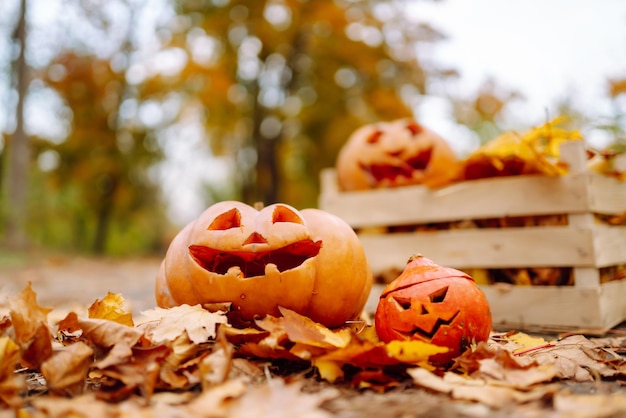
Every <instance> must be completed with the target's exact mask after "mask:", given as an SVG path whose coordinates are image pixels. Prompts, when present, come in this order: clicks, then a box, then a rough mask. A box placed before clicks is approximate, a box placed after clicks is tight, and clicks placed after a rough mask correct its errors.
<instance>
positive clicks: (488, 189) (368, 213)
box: [319, 169, 590, 228]
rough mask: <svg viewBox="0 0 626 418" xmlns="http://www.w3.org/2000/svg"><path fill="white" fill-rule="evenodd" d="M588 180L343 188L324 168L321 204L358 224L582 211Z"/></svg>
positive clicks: (520, 178) (522, 179) (505, 179)
mask: <svg viewBox="0 0 626 418" xmlns="http://www.w3.org/2000/svg"><path fill="white" fill-rule="evenodd" d="M587 180H588V179H587V177H586V174H574V175H568V176H560V177H546V176H518V177H501V178H493V179H481V180H473V181H465V182H461V183H455V184H452V185H450V186H446V187H442V188H439V189H429V188H427V187H424V186H407V187H398V188H393V189H376V190H370V191H357V192H339V191H338V190H337V186H336V178H335V173H334V171H333V170H332V169H326V170H325V171H324V172H323V174H322V193H321V195H320V199H319V205H320V208H321V209H323V210H325V211H327V212H330V213H333V214H335V215H337V216H339V217H341V218H342V219H344V220H345V221H346V222H347V223H348V224H350V225H351V226H352V227H355V228H359V227H368V226H380V225H386V226H392V225H406V224H420V223H429V222H443V221H454V220H463V219H481V218H492V217H498V218H501V217H507V216H524V215H540V214H556V213H582V212H587V211H589V210H590V206H589V202H588V199H587V187H586V186H587Z"/></svg>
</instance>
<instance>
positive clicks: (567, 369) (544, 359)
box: [528, 335, 621, 382]
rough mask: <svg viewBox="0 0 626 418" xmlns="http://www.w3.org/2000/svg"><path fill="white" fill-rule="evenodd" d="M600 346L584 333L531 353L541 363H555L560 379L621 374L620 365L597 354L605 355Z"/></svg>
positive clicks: (579, 379) (590, 378) (579, 378)
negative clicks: (611, 362) (613, 363)
mask: <svg viewBox="0 0 626 418" xmlns="http://www.w3.org/2000/svg"><path fill="white" fill-rule="evenodd" d="M602 350H603V347H599V346H597V345H596V344H594V343H593V342H591V341H590V340H589V339H587V338H586V337H584V336H582V335H573V336H571V337H567V338H564V339H562V340H561V341H559V342H556V343H555V344H554V346H553V347H547V348H545V349H542V350H537V351H535V352H532V353H529V354H528V355H529V356H530V357H532V358H533V359H534V360H535V361H536V362H537V363H539V364H550V365H553V366H554V368H555V370H556V376H557V377H558V378H559V379H572V380H575V381H577V382H584V381H591V380H595V378H596V377H600V376H604V377H612V376H618V375H620V374H621V371H620V369H619V365H618V364H615V365H612V364H610V363H608V362H605V361H603V360H601V361H598V359H597V358H594V357H597V356H601V357H603V355H602V353H601V351H602Z"/></svg>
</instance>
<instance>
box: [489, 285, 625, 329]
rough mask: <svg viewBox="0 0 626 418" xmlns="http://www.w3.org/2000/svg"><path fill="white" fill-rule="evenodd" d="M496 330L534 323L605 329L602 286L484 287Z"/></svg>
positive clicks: (517, 327)
mask: <svg viewBox="0 0 626 418" xmlns="http://www.w3.org/2000/svg"><path fill="white" fill-rule="evenodd" d="M481 289H482V290H483V292H485V295H486V296H487V300H488V301H489V305H490V307H491V314H492V316H493V319H494V325H493V326H494V328H495V329H506V328H511V329H525V328H533V327H535V326H544V327H557V326H558V327H572V328H604V327H607V326H612V325H615V324H607V323H606V319H605V318H603V315H602V312H601V307H600V304H601V299H600V292H599V289H577V288H575V287H564V286H563V287H558V286H553V287H552V286H551V287H543V286H541V287H538V286H481Z"/></svg>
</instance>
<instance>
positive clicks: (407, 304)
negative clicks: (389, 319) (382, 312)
mask: <svg viewBox="0 0 626 418" xmlns="http://www.w3.org/2000/svg"><path fill="white" fill-rule="evenodd" d="M392 299H393V301H394V302H396V304H397V305H398V307H400V308H402V309H404V310H405V311H406V310H408V309H411V299H408V298H403V297H399V296H392Z"/></svg>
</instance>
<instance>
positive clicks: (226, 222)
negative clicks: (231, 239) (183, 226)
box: [207, 208, 241, 231]
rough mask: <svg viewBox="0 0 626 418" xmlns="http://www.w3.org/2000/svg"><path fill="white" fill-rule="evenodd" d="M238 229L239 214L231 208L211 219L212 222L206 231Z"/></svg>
mask: <svg viewBox="0 0 626 418" xmlns="http://www.w3.org/2000/svg"><path fill="white" fill-rule="evenodd" d="M239 227H241V213H240V212H239V210H238V209H235V208H233V209H231V210H229V211H227V212H224V213H222V214H221V215H218V216H217V217H216V218H215V219H213V222H211V225H209V227H208V228H207V229H208V230H209V231H224V230H226V229H231V228H239Z"/></svg>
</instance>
